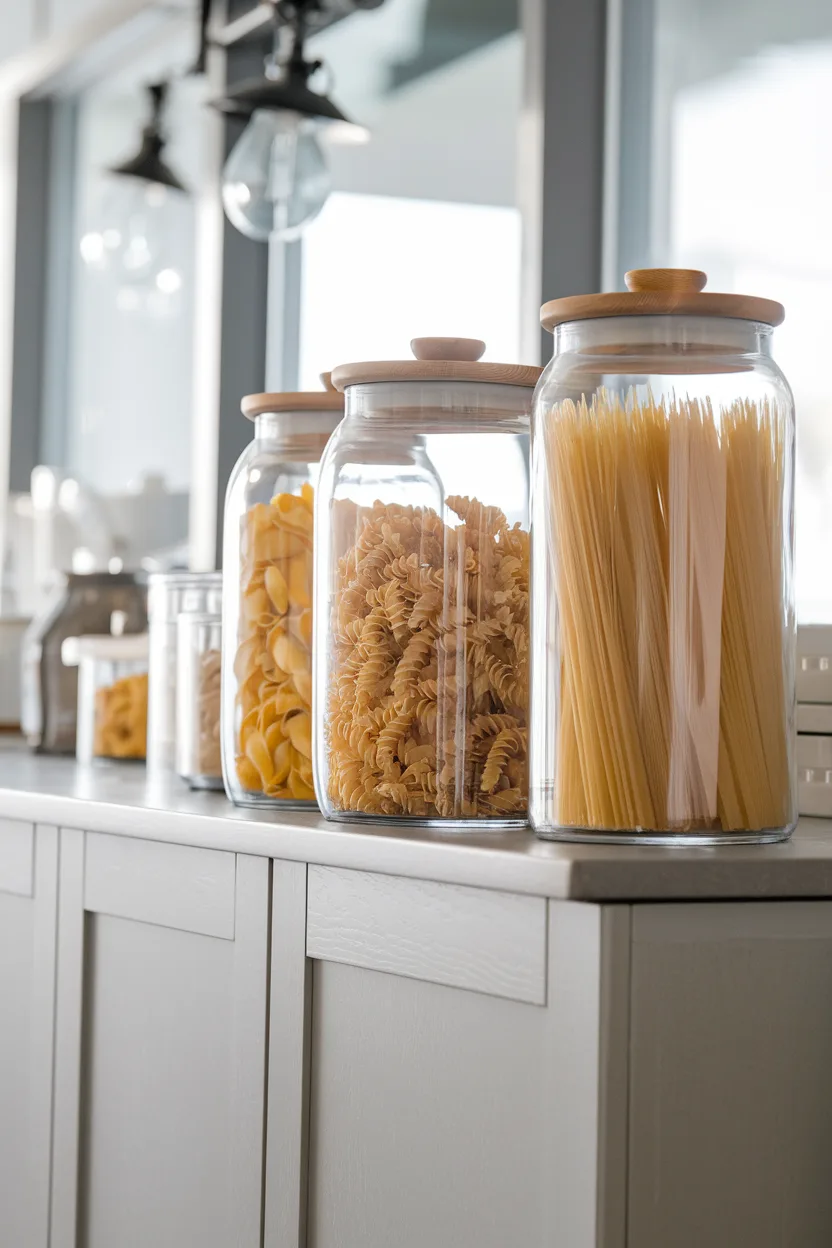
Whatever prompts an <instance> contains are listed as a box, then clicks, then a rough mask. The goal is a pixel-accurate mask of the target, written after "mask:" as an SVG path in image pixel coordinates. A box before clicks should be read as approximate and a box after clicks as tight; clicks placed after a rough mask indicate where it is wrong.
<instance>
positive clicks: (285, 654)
mask: <svg viewBox="0 0 832 1248" xmlns="http://www.w3.org/2000/svg"><path fill="white" fill-rule="evenodd" d="M272 653H273V654H274V660H275V662H276V663H277V665H278V667H281V668H283V670H284V672H291V673H292V675H294V674H295V673H296V672H305V671H307V670H308V667H309V655H308V654H307V653H306V650H305V649H304V648H303V646H301V645H300V644H299V643H298V642H297V641H295V640H294V638H293V637H288V636H283V637H278V638H277V640H276V641H275V644H274V649H273V651H272Z"/></svg>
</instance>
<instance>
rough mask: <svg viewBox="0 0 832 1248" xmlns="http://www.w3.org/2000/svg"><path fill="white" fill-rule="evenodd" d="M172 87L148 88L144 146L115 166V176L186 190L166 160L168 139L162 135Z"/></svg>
mask: <svg viewBox="0 0 832 1248" xmlns="http://www.w3.org/2000/svg"><path fill="white" fill-rule="evenodd" d="M167 92H168V84H167V83H166V82H156V83H154V84H153V85H152V86H149V87H148V88H147V93H148V96H149V97H150V121H149V122H148V124H147V125H146V126H145V127H144V129H143V130H142V137H141V143H140V145H139V150H138V151H137V152H136V154H135V156H131V158H130V159H129V160H125V161H124V162H123V163H122V164H120V165H114V166H113V167H112V168H111V169H110V172H111V173H115V174H117V175H118V176H119V177H125V178H139V179H140V181H142V182H150V183H152V184H153V185H155V186H167V187H169V188H170V189H171V190H172V191H184V190H185V187H184V186H183V185H182V183H181V182H180V180H179V178H178V177H177V176H176V174H175V173H174V172H173V170H172V169H171V167H170V165H169V164H168V163H167V161H166V160H165V159H164V155H163V153H164V150H165V137H164V134H163V132H162V113H163V112H164V107H165V100H166V98H167Z"/></svg>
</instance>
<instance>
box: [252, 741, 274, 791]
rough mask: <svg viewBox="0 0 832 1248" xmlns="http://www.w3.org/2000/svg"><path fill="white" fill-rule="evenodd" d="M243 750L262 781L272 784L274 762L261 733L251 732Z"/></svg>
mask: <svg viewBox="0 0 832 1248" xmlns="http://www.w3.org/2000/svg"><path fill="white" fill-rule="evenodd" d="M245 751H246V755H247V757H248V758H249V759H250V760H251V762H252V763H253V764H254V766H255V767H256V768H257V770H258V772H259V773H260V778H261V780H262V781H263V783H264V784H272V783H273V781H274V764H273V763H272V756H271V754H270V753H269V751H268V749H267V748H266V742H265V740H264V739H263V734H262V733H260V732H252V733H251V734H250V736H249V738H248V740H247V741H246V745H245Z"/></svg>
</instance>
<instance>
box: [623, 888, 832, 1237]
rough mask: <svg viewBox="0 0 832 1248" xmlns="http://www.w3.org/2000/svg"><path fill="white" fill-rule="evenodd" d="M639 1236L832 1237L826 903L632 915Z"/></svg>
mask: <svg viewBox="0 0 832 1248" xmlns="http://www.w3.org/2000/svg"><path fill="white" fill-rule="evenodd" d="M631 1036H632V1050H631V1070H630V1115H631V1122H630V1169H629V1175H630V1198H629V1221H630V1227H629V1234H630V1238H629V1241H628V1242H629V1243H631V1244H633V1245H637V1248H668V1246H669V1245H672V1246H673V1248H703V1246H704V1245H707V1246H708V1248H739V1246H740V1245H742V1248H745V1246H746V1245H749V1246H750V1245H753V1248H782V1246H783V1245H786V1244H787V1245H789V1246H790V1248H791V1246H792V1245H793V1246H794V1248H798V1246H799V1248H829V1245H830V1244H832V1189H830V1184H829V1162H830V1158H832V1060H831V1059H830V1055H832V904H830V903H829V902H794V901H790V902H742V903H731V902H717V903H707V904H701V905H654V906H647V905H643V906H636V907H634V913H633V952H632V1027H631Z"/></svg>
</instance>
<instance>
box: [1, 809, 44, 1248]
mask: <svg viewBox="0 0 832 1248" xmlns="http://www.w3.org/2000/svg"><path fill="white" fill-rule="evenodd" d="M57 880H58V832H57V829H56V828H48V827H38V828H34V827H33V826H32V824H30V823H20V822H18V821H16V820H12V819H2V820H0V1243H3V1244H9V1245H21V1248H22V1246H23V1245H25V1248H46V1243H47V1233H48V1210H49V1136H50V1116H51V1110H52V1053H53V1036H54V1031H53V1027H54V1008H53V1003H54V997H55V925H56V918H57Z"/></svg>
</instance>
